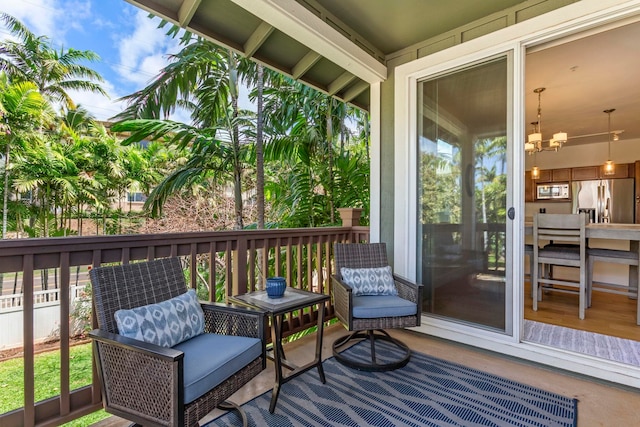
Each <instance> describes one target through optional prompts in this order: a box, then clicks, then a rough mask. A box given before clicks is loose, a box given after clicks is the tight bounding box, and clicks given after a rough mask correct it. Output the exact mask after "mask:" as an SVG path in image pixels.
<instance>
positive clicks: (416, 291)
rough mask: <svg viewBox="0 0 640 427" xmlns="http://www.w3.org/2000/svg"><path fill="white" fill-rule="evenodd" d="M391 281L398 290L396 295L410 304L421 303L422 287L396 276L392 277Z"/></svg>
mask: <svg viewBox="0 0 640 427" xmlns="http://www.w3.org/2000/svg"><path fill="white" fill-rule="evenodd" d="M393 280H394V281H395V283H396V289H398V295H399V296H400V297H401V298H403V299H406V300H409V301H411V302H415V303H418V302H420V301H421V298H420V296H421V294H422V285H419V284H417V283H414V282H412V281H410V280H408V279H406V278H404V277H402V276H398V275H397V274H394V275H393Z"/></svg>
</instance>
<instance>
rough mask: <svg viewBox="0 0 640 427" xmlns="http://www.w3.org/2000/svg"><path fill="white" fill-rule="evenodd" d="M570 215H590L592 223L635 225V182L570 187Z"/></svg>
mask: <svg viewBox="0 0 640 427" xmlns="http://www.w3.org/2000/svg"><path fill="white" fill-rule="evenodd" d="M571 201H572V207H571V212H573V213H579V212H587V213H589V216H590V218H591V222H612V223H623V224H624V223H627V224H629V223H633V222H634V216H635V191H634V179H633V178H624V179H599V180H593V181H574V182H572V183H571Z"/></svg>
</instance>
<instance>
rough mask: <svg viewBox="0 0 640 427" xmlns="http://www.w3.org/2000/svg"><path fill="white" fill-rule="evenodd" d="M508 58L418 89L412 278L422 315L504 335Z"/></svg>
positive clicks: (432, 80)
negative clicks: (421, 294)
mask: <svg viewBox="0 0 640 427" xmlns="http://www.w3.org/2000/svg"><path fill="white" fill-rule="evenodd" d="M508 75H509V73H508V59H507V57H506V56H501V57H499V58H494V59H492V60H488V61H485V62H482V63H479V64H475V65H473V66H469V67H466V68H464V69H459V70H456V71H453V72H450V73H447V74H443V75H440V76H435V77H432V78H427V79H425V80H421V81H418V83H417V85H418V87H417V97H416V99H417V102H418V105H417V115H418V117H417V121H416V125H417V141H416V142H415V143H416V144H417V150H416V152H417V154H418V155H417V165H416V167H417V168H416V170H417V174H418V177H417V185H416V190H417V194H416V197H417V212H416V218H417V224H416V230H417V233H416V234H417V236H416V237H417V242H416V243H417V265H416V266H417V277H418V281H419V282H420V283H423V285H424V300H423V312H424V313H428V314H429V315H432V316H438V317H443V318H446V319H447V320H453V321H456V322H463V323H469V324H473V325H475V326H480V327H483V328H488V329H492V330H499V331H506V330H507V329H509V328H508V326H507V323H510V322H507V320H506V318H507V315H508V316H509V317H511V315H512V313H511V312H510V310H511V308H510V306H509V311H507V303H506V301H508V298H510V295H511V293H510V292H508V290H507V280H506V277H507V275H506V268H505V266H506V264H507V263H506V261H507V259H506V257H507V253H506V243H507V241H506V220H507V105H508V104H509V102H508V94H509V90H508V84H509V82H508V80H509V79H508Z"/></svg>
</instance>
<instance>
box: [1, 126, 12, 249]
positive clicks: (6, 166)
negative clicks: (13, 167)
mask: <svg viewBox="0 0 640 427" xmlns="http://www.w3.org/2000/svg"><path fill="white" fill-rule="evenodd" d="M6 144H7V147H6V148H5V152H4V193H2V194H3V198H2V238H3V239H6V238H7V207H8V204H9V153H10V151H11V142H10V139H9V138H7V142H6Z"/></svg>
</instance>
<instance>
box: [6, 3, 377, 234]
mask: <svg viewBox="0 0 640 427" xmlns="http://www.w3.org/2000/svg"><path fill="white" fill-rule="evenodd" d="M0 20H1V21H2V22H3V23H4V26H5V27H6V29H7V30H8V31H9V32H10V33H11V35H12V38H11V39H6V40H4V41H2V42H0V115H1V117H2V120H1V124H0V149H1V150H2V154H1V159H2V166H0V167H1V169H0V170H1V172H2V177H3V185H2V188H0V191H1V192H2V196H3V204H4V206H3V207H4V209H3V213H4V217H3V238H7V237H12V236H23V237H47V236H62V235H69V234H74V233H87V232H91V233H92V234H93V233H97V234H111V233H129V232H137V231H139V230H143V229H145V227H146V224H147V223H148V221H150V220H151V218H152V217H153V218H158V217H160V218H161V217H162V216H165V215H171V213H170V212H167V211H166V208H167V207H175V206H182V205H184V203H188V201H190V203H192V205H193V206H205V205H209V206H210V207H213V206H215V209H217V210H219V209H222V207H223V206H224V209H227V210H228V209H229V207H230V208H231V210H232V215H231V217H233V218H234V219H233V224H232V227H234V228H245V227H260V228H262V227H264V226H265V224H266V226H269V227H273V226H278V227H307V226H322V225H330V224H337V223H338V222H339V219H338V217H337V208H340V207H347V206H349V207H363V208H365V221H366V218H367V211H368V191H369V187H368V182H369V179H368V174H369V171H368V169H369V153H368V144H367V139H368V123H367V115H366V114H365V113H364V112H362V111H360V110H357V109H354V108H352V107H349V106H347V105H346V104H344V103H341V102H338V101H336V100H334V99H333V98H332V97H330V96H328V95H325V94H322V93H319V92H317V91H315V90H312V89H310V88H307V87H305V86H302V85H300V84H298V83H296V82H294V81H293V80H291V79H289V78H287V77H284V76H282V75H279V74H277V73H274V72H272V71H270V70H268V69H265V68H263V67H262V66H259V65H257V64H255V63H254V62H252V61H250V60H248V59H246V58H242V57H240V56H238V55H237V54H235V53H233V52H231V51H229V50H228V49H224V48H221V47H219V46H216V45H214V44H212V43H211V42H208V41H206V40H203V39H201V38H199V37H195V36H193V35H191V34H189V33H184V32H183V31H181V30H180V29H178V28H176V27H171V28H170V29H169V31H168V35H169V36H171V37H180V38H181V39H180V40H181V43H182V46H181V50H180V51H179V52H177V53H176V54H175V55H173V56H172V57H171V60H170V63H169V65H167V66H166V67H165V68H164V69H163V70H161V71H160V73H159V74H158V76H157V78H156V79H155V80H153V81H152V82H151V83H150V84H149V85H148V86H147V87H145V88H143V89H141V90H140V91H138V92H135V93H133V94H131V95H128V96H126V97H125V98H124V100H125V101H126V102H128V105H129V107H128V108H127V109H126V110H124V111H123V112H122V113H121V114H120V115H118V116H117V117H115V118H114V119H115V120H116V121H118V122H119V123H116V124H115V125H114V126H112V127H111V129H107V128H106V127H105V124H104V123H100V122H97V121H96V120H95V119H94V118H93V117H91V115H90V114H89V113H88V112H87V111H86V110H84V109H83V108H82V107H81V106H77V105H76V104H75V102H74V101H73V99H72V98H71V96H70V95H69V91H70V90H82V91H90V92H95V93H104V91H103V89H102V87H101V86H100V83H101V82H102V78H101V77H100V75H99V74H98V73H96V72H95V71H94V70H92V69H91V68H90V66H88V65H87V64H90V63H91V62H92V61H97V60H99V58H98V57H97V55H96V54H95V53H93V52H91V51H79V50H75V49H58V50H56V49H54V48H53V47H52V45H51V43H50V41H49V40H48V39H47V38H46V37H44V36H36V35H34V34H33V33H31V32H30V31H29V29H28V28H26V27H25V26H24V25H22V24H21V23H20V22H19V21H17V20H16V19H15V18H13V17H11V16H9V15H7V14H0ZM162 25H166V23H163V24H162ZM241 85H243V86H245V87H248V88H249V89H250V91H251V94H250V98H251V100H252V101H253V103H254V105H255V107H256V108H255V109H253V108H252V109H251V110H243V109H241V108H239V105H238V104H239V87H240V86H241ZM177 110H182V111H186V112H188V113H189V114H190V123H179V122H174V121H171V120H169V118H170V117H171V116H172V115H173V114H174V113H175V112H176V111H177ZM114 132H121V133H114ZM125 132H126V133H125ZM134 195H135V196H136V197H138V198H139V199H138V200H145V199H146V203H145V209H143V210H142V211H141V212H132V209H131V207H132V205H131V203H132V202H131V200H132V196H134ZM172 200H177V201H180V202H179V203H177V204H176V203H175V202H172ZM224 200H227V201H231V203H230V204H229V203H226V202H224ZM133 211H135V209H134V210H133ZM199 211H200V212H202V213H203V214H204V215H212V213H211V209H200V210H199ZM217 216H219V217H227V215H226V214H225V215H221V214H218V215H217ZM186 222H189V221H186ZM199 223H201V224H205V223H208V224H211V221H206V220H203V221H199ZM222 223H223V224H222ZM222 223H221V225H220V226H221V227H229V225H230V224H229V223H228V221H224V222H222ZM156 226H157V224H156V225H154V227H156ZM155 229H156V230H157V228H155ZM157 231H159V230H157ZM172 231H188V229H179V230H172Z"/></svg>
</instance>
